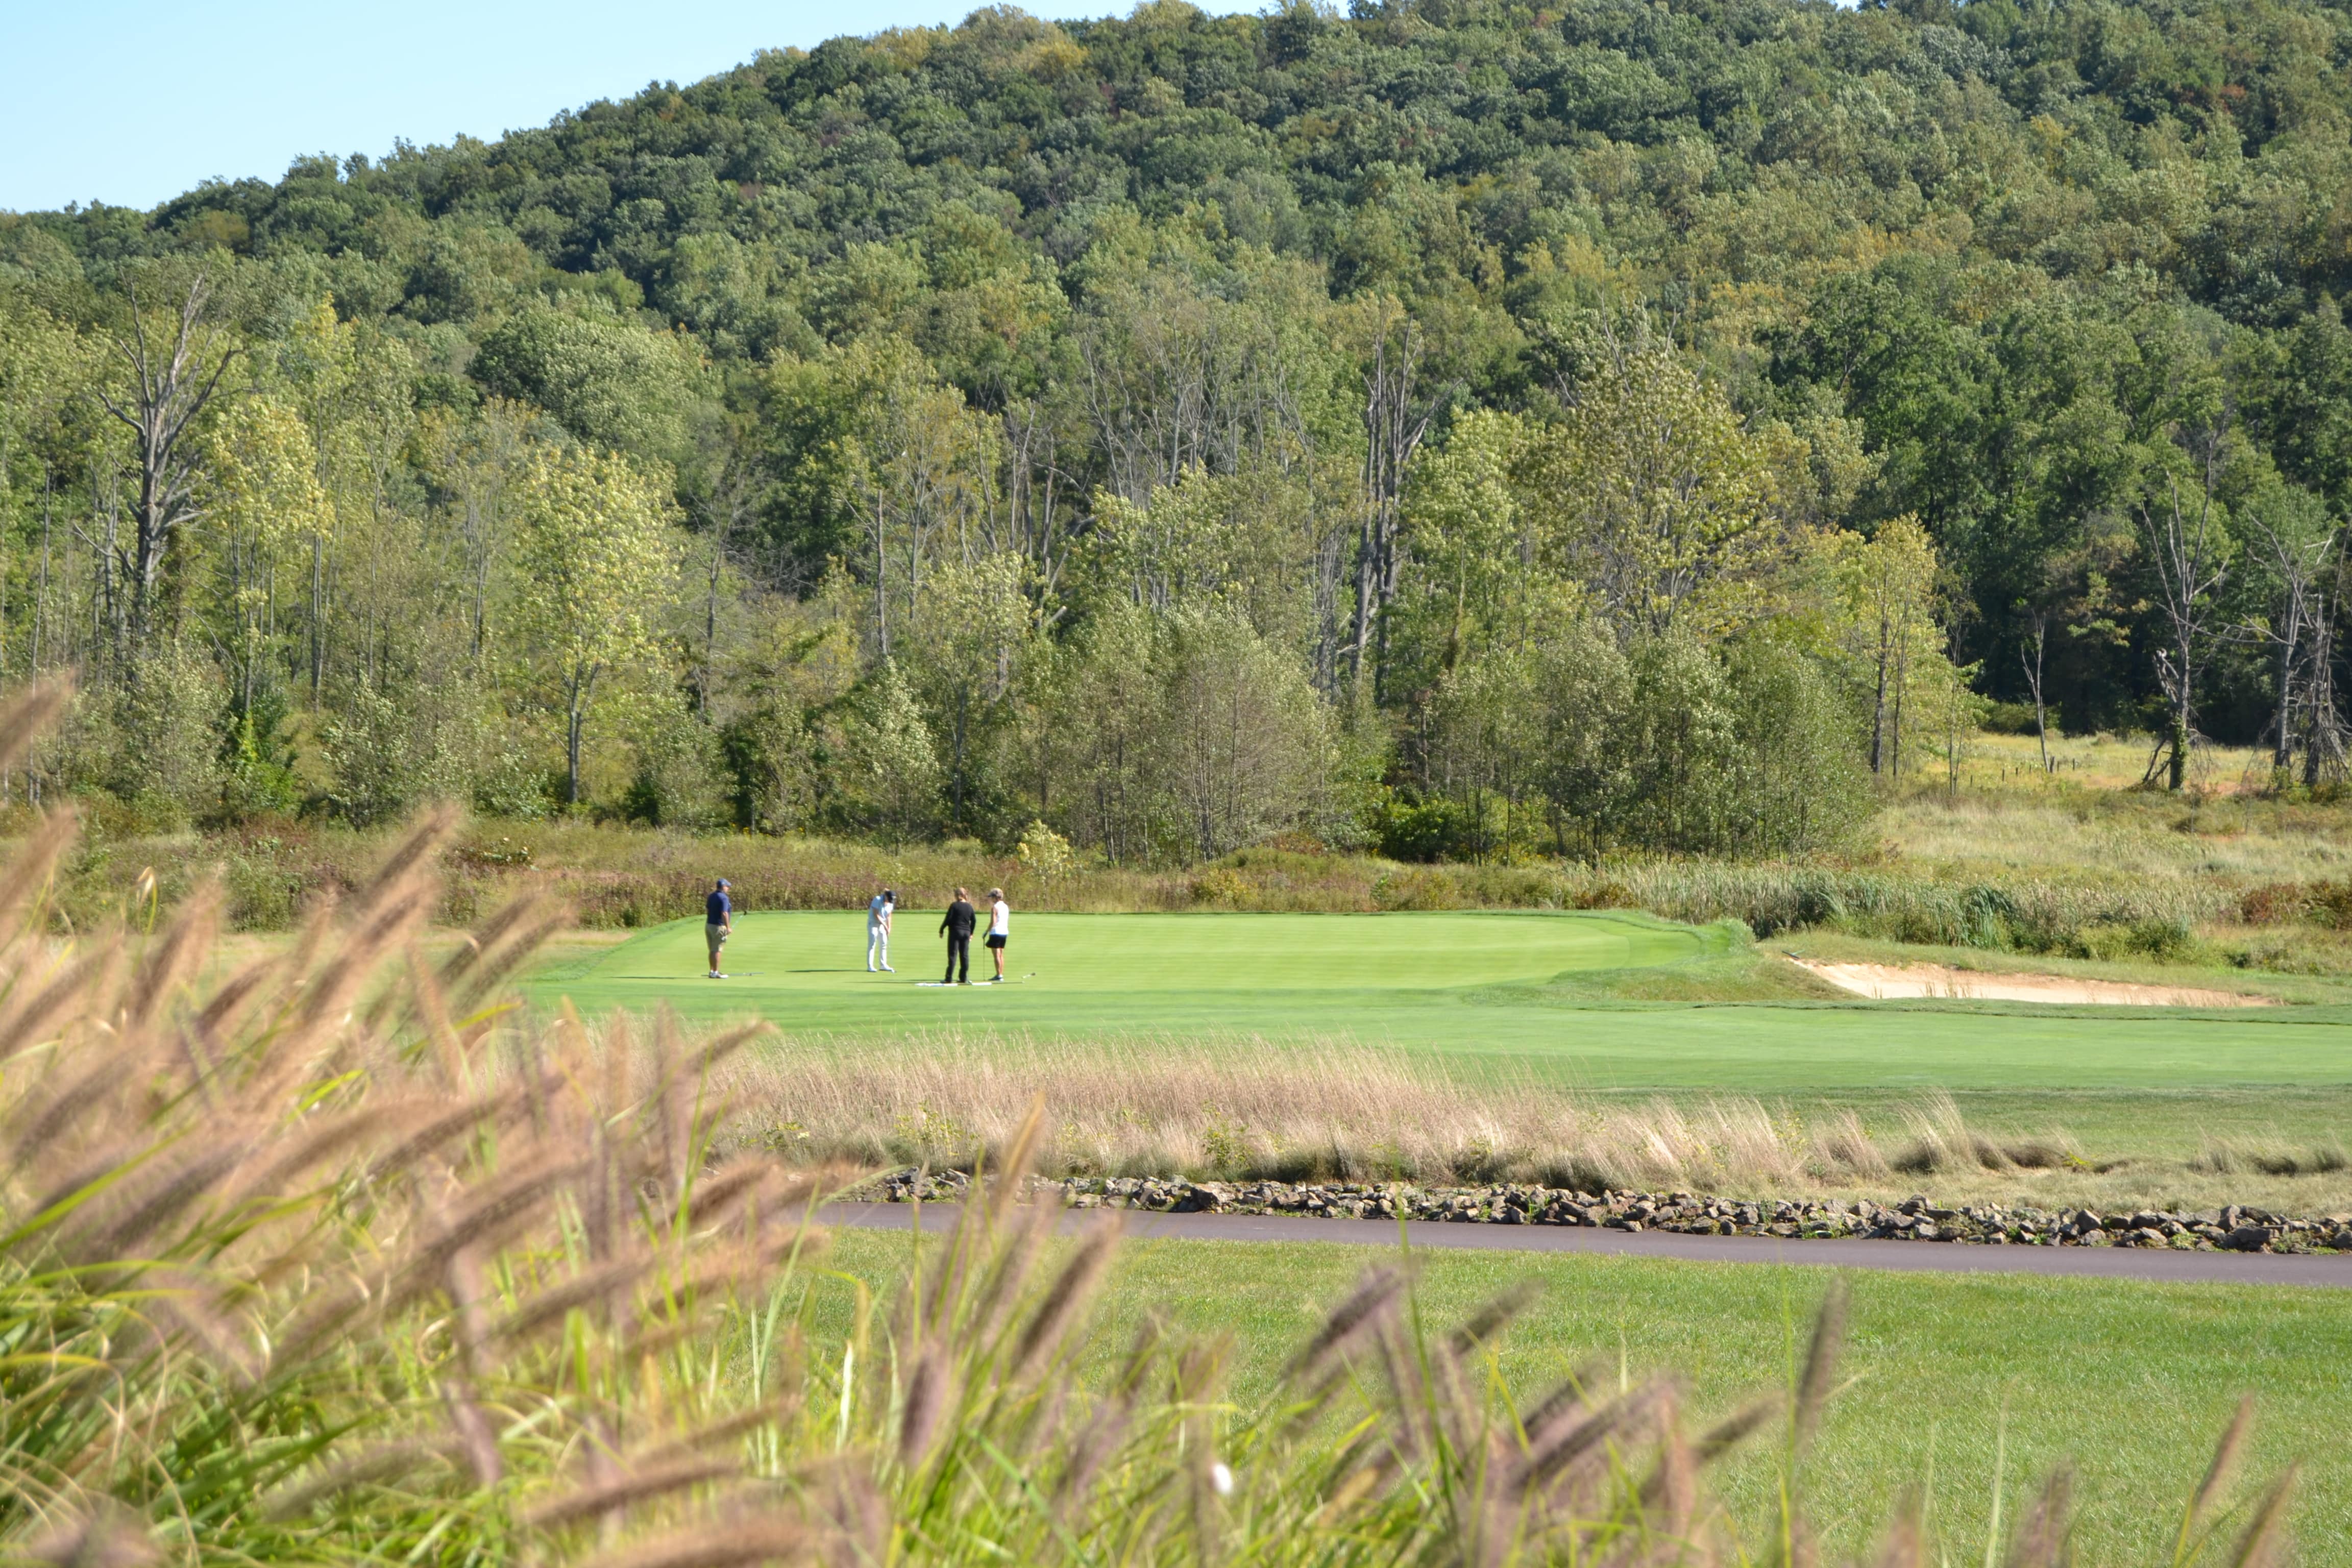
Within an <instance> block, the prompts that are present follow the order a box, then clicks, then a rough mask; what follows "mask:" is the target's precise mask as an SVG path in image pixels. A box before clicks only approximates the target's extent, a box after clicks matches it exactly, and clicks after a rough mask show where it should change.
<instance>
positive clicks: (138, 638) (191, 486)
mask: <svg viewBox="0 0 2352 1568" xmlns="http://www.w3.org/2000/svg"><path fill="white" fill-rule="evenodd" d="M127 291H128V292H129V294H130V297H131V331H130V335H129V336H128V337H124V336H121V335H119V334H118V335H117V336H116V338H115V340H114V347H115V350H116V352H117V353H120V354H121V356H122V360H123V363H124V366H125V368H126V369H128V370H129V372H130V374H131V384H130V388H129V390H128V392H127V393H126V394H125V395H123V396H122V397H121V398H117V397H116V396H115V395H113V394H111V393H110V392H108V391H106V390H105V389H103V388H101V389H100V391H99V394H98V400H99V402H100V405H103V406H104V407H105V409H106V411H107V412H108V413H109V414H110V415H112V416H114V417H115V418H116V419H118V420H121V422H122V423H123V424H124V425H125V426H129V428H130V430H131V439H132V442H133V445H134V449H135V452H136V456H137V458H138V463H139V496H138V500H137V502H136V504H135V505H134V507H133V510H132V512H131V538H130V541H129V544H128V548H127V549H126V548H122V547H121V546H117V547H116V548H115V549H114V550H113V552H112V557H113V560H112V564H113V568H114V571H115V572H116V574H118V575H120V576H121V579H122V580H123V583H124V585H125V587H126V589H127V590H128V593H129V596H130V601H131V602H130V640H131V649H132V651H133V652H134V653H137V652H140V651H143V650H144V649H145V647H146V646H147V643H148V640H149V638H150V637H151V636H152V633H153V630H154V626H153V619H154V613H155V597H156V591H157V587H158V584H160V582H161V580H162V577H163V563H164V561H165V558H166V557H167V556H168V554H169V553H170V551H171V547H172V542H173V539H174V538H176V537H177V536H178V535H179V533H180V531H182V530H183V529H185V528H187V527H188V526H189V525H191V524H192V523H194V522H195V521H196V520H197V519H199V518H200V517H202V516H203V515H204V509H203V508H202V507H201V506H200V505H199V504H198V503H197V501H196V499H195V488H196V481H197V479H198V478H199V477H200V476H201V474H202V472H203V466H204V459H203V456H202V454H201V452H200V451H199V450H198V448H197V447H196V446H195V445H194V443H193V442H192V441H190V440H189V439H188V432H189V426H192V425H194V423H195V421H196V419H197V418H198V417H199V416H201V415H202V414H203V413H204V411H205V408H206V407H207V406H208V405H210V404H211V403H212V400H213V398H214V396H215V394H217V393H218V392H219V390H220V384H221V378H222V377H223V376H224V375H226V374H228V367H229V366H230V364H231V363H234V362H235V361H236V354H237V351H236V348H234V347H231V348H229V349H227V350H226V351H225V352H224V351H222V350H221V349H220V345H219V339H220V334H219V332H218V331H216V330H215V328H214V326H213V325H212V323H211V322H210V321H207V320H206V319H205V306H206V305H207V303H209V301H210V299H211V294H212V289H211V286H210V284H209V283H208V282H207V281H206V280H205V277H204V275H203V274H201V273H200V274H198V275H197V277H196V278H195V279H194V281H193V282H191V283H190V284H189V285H188V291H187V294H186V296H185V297H184V299H182V300H181V301H180V305H179V309H178V311H177V316H178V320H177V322H176V324H175V325H174V327H173V331H172V333H171V342H170V343H169V345H168V346H167V345H165V344H163V343H162V342H149V340H148V332H147V321H146V318H145V316H144V314H143V312H142V310H141V309H140V304H139V293H138V289H137V287H136V286H135V285H131V286H129V288H128V289H127Z"/></svg>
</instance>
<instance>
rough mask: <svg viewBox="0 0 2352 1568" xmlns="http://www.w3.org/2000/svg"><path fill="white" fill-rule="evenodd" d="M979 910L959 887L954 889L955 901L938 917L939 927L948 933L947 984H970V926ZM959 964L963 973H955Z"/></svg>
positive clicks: (977, 916) (976, 919)
mask: <svg viewBox="0 0 2352 1568" xmlns="http://www.w3.org/2000/svg"><path fill="white" fill-rule="evenodd" d="M978 919H979V911H977V910H974V909H973V908H972V907H971V894H970V893H967V892H965V891H964V890H963V889H961V888H958V889H956V896H955V902H954V903H951V904H950V905H949V906H948V912H947V913H946V914H944V915H942V916H940V930H941V931H945V932H947V933H948V977H947V979H946V980H945V981H944V982H943V983H942V984H949V985H969V984H971V928H972V927H973V925H975V924H976V923H978ZM959 966H960V967H961V969H962V971H963V973H961V974H958V973H956V971H957V969H958V968H959Z"/></svg>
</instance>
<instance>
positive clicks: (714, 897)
mask: <svg viewBox="0 0 2352 1568" xmlns="http://www.w3.org/2000/svg"><path fill="white" fill-rule="evenodd" d="M733 885H734V884H733V883H731V882H730V881H728V879H726V878H724V877H721V878H719V885H718V886H717V887H715V888H713V889H710V896H709V898H707V899H705V900H702V943H703V945H704V946H705V947H708V948H709V950H710V973H709V975H708V976H706V978H708V979H711V980H724V979H725V978H726V976H725V975H723V974H721V973H719V949H720V948H722V947H725V946H726V945H727V939H728V938H729V937H730V936H733V935H734V934H735V900H732V899H730V898H729V897H728V896H727V889H729V888H730V887H732V886H733Z"/></svg>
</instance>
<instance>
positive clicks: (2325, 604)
mask: <svg viewBox="0 0 2352 1568" xmlns="http://www.w3.org/2000/svg"><path fill="white" fill-rule="evenodd" d="M2329 540H2330V542H2331V543H2332V544H2333V546H2334V548H2333V550H2332V551H2331V552H2330V554H2329V556H2328V571H2327V574H2326V584H2325V587H2324V589H2323V590H2322V591H2320V592H2317V593H2315V594H2314V595H2313V596H2312V601H2311V636H2310V637H2309V638H2308V639H2306V647H2305V654H2304V670H2305V674H2304V678H2303V681H2302V689H2303V710H2302V715H2301V719H2302V722H2301V724H2300V726H2299V727H2300V729H2301V730H2302V732H2303V782H2304V785H2305V787H2306V788H2312V787H2315V786H2317V785H2319V784H2343V783H2344V782H2345V780H2346V778H2347V775H2352V730H2347V726H2346V724H2345V722H2344V713H2343V710H2341V709H2340V708H2338V707H2337V706H2336V610H2337V608H2338V607H2339V606H2340V605H2342V604H2343V603H2344V591H2345V576H2346V573H2347V560H2346V556H2347V550H2346V543H2347V541H2346V539H2345V535H2344V531H2343V530H2342V529H2336V530H2334V531H2331V533H2330V534H2329Z"/></svg>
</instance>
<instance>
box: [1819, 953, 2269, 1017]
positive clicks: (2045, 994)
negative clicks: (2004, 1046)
mask: <svg viewBox="0 0 2352 1568" xmlns="http://www.w3.org/2000/svg"><path fill="white" fill-rule="evenodd" d="M1789 962H1790V963H1794V964H1796V965H1797V966H1798V967H1799V968H1801V969H1810V970H1811V971H1812V972H1813V973H1815V974H1818V975H1820V976H1821V977H1822V979H1824V980H1826V981H1828V982H1829V983H1830V984H1832V985H1835V986H1838V987H1840V988H1842V989H1843V990H1847V991H1851V992H1853V994H1855V995H1857V996H1869V997H1873V998H1875V999H1877V1000H1879V1001H1882V1002H1883V1001H1887V1000H1889V999H1892V998H1895V997H1899V996H1948V997H1956V998H1966V999H1968V1000H1971V1001H1984V1002H2074V1003H2081V1002H2095V1003H2101V1004H2105V1005H2116V1006H2124V1007H2268V1006H2271V1005H2273V999H2272V998H2271V997H2268V996H2244V995H2241V994H2238V993H2237V992H2235V991H2200V990H2197V989H2194V988H2193V987H2189V986H2181V985H2134V984H2128V983H2127V982H2125V981H2121V980H2076V979H2073V978H2071V977H2069V976H2066V975H2062V974H1987V973H1982V972H1980V971H1978V970H1974V969H1954V968H1952V967H1951V966H1950V965H1948V964H1942V963H1822V962H1821V961H1820V960H1818V959H1810V958H1795V957H1791V958H1790V960H1789Z"/></svg>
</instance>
